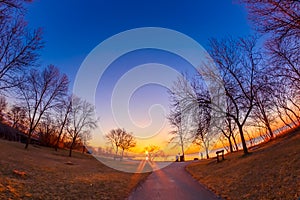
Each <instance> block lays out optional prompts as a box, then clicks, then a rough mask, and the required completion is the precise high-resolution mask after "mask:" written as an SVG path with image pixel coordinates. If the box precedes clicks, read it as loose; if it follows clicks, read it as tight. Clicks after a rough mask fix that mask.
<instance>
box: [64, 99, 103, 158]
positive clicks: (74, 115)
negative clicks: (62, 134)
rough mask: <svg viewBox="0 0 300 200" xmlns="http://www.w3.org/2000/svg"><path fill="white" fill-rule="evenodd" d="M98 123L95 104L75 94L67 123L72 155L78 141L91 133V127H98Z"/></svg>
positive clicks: (70, 154)
mask: <svg viewBox="0 0 300 200" xmlns="http://www.w3.org/2000/svg"><path fill="white" fill-rule="evenodd" d="M96 123H97V120H96V118H95V116H94V106H93V105H91V104H90V103H88V102H87V101H84V100H82V99H80V98H79V97H76V96H73V97H72V102H71V111H70V114H69V123H68V125H67V132H68V135H69V137H70V139H71V146H70V151H69V156H70V157H71V156H72V150H73V148H74V146H75V145H76V143H77V142H79V141H80V140H82V138H84V137H85V135H86V134H89V133H90V131H91V129H95V128H96V127H97V124H96Z"/></svg>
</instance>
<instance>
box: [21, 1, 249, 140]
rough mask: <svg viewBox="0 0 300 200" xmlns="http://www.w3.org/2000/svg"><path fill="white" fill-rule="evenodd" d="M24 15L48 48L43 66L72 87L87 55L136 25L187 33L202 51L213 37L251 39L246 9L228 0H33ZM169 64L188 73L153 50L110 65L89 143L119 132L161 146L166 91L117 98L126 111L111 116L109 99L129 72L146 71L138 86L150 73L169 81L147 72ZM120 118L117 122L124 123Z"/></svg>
mask: <svg viewBox="0 0 300 200" xmlns="http://www.w3.org/2000/svg"><path fill="white" fill-rule="evenodd" d="M27 11H28V13H27V15H26V20H27V21H28V23H29V27H30V28H37V27H41V28H42V29H43V39H44V41H45V47H44V49H43V50H42V51H41V58H40V63H41V65H43V66H46V65H48V64H54V65H55V66H57V67H59V68H60V70H61V71H62V72H63V73H66V74H67V75H68V77H69V79H70V83H71V85H70V88H73V84H74V80H75V78H76V75H77V72H78V70H79V68H80V67H81V65H82V63H83V61H84V60H85V59H86V58H87V56H88V55H89V53H90V52H91V51H92V50H93V49H94V48H95V47H96V46H97V45H99V44H101V43H102V42H103V41H105V40H107V39H108V38H110V37H112V36H114V35H115V34H118V33H121V32H123V31H127V30H131V29H135V28H141V27H161V28H167V29H171V30H175V31H178V32H180V33H183V34H185V35H187V36H188V37H190V38H192V39H193V40H195V41H197V42H198V43H199V44H200V45H202V46H203V47H204V49H206V48H208V41H209V39H210V38H222V37H226V36H229V35H231V36H233V37H239V36H246V35H249V34H251V27H250V25H249V23H248V21H247V14H246V10H245V8H244V7H243V6H242V5H240V4H238V3H235V1H234V2H232V1H230V0H211V1H204V0H191V1H182V0H172V1H169V0H164V1H162V0H151V1H150V0H128V1H122V0H119V1H116V0H110V1H102V0H89V1H83V0H81V1H79V0H51V1H46V0H35V1H33V2H32V3H30V4H28V5H27ZM130 42H136V41H129V43H130ZM115 48H116V49H117V48H119V47H115ZM112 51H114V49H112ZM99 59H102V58H99ZM149 63H150V64H149ZM160 64H161V65H160ZM162 65H163V66H162ZM166 66H169V67H171V68H172V69H175V71H178V72H184V71H186V70H187V71H191V70H192V67H191V65H190V63H188V62H187V61H186V60H185V59H182V58H180V57H178V56H176V55H174V54H172V53H170V52H167V51H162V50H155V49H143V50H136V51H132V52H129V53H127V54H125V55H121V56H120V57H119V58H118V59H116V60H115V61H114V62H113V63H111V64H110V66H109V67H108V68H107V70H106V71H105V73H104V75H103V77H101V80H99V82H98V84H97V88H96V92H95V107H96V109H97V110H96V111H97V115H98V117H99V118H100V124H99V128H98V129H97V130H96V132H97V133H96V132H95V137H94V139H93V141H92V143H93V144H94V145H98V144H103V141H104V140H103V134H105V133H107V132H108V131H109V130H110V129H112V128H117V127H121V128H125V129H126V130H128V131H129V132H133V133H134V134H136V135H137V136H138V137H139V138H140V141H141V143H143V145H148V144H152V143H160V144H164V143H165V142H166V141H165V140H166V138H167V132H168V131H170V127H169V125H168V123H167V121H166V115H167V114H168V111H169V94H168V88H167V87H166V86H162V85H159V84H154V83H151V84H144V85H142V86H140V87H138V88H135V89H134V90H133V91H132V92H131V95H130V98H129V99H117V100H116V102H115V103H116V106H115V107H116V108H118V106H119V107H120V110H122V108H121V106H122V105H123V104H122V103H123V102H125V104H124V105H125V106H126V108H127V111H126V110H125V111H122V112H121V111H119V110H118V109H117V110H114V111H115V112H114V113H113V111H112V110H113V106H112V104H113V103H114V102H113V101H112V95H113V94H114V92H115V91H118V90H114V87H115V85H117V84H118V83H121V84H122V82H121V81H123V80H125V79H126V77H127V79H129V78H130V77H129V76H126V75H127V74H128V72H132V73H133V74H134V72H135V70H139V69H143V68H141V67H145V68H144V74H142V75H141V76H136V80H135V81H140V80H143V79H145V78H148V76H149V77H153V78H156V77H160V76H161V79H167V80H170V81H172V80H173V77H172V78H171V77H169V76H168V74H163V73H160V71H157V72H156V71H155V70H152V71H151V70H150V71H149V72H148V71H147V67H149V68H150V69H154V68H155V67H157V68H163V67H166ZM151 67H152V68H151ZM145 73H146V74H145ZM128 77H129V78H128ZM88 79H89V75H87V80H88ZM127 81H128V80H127ZM129 81H132V79H130V80H129ZM132 82H134V81H132ZM70 90H71V89H70ZM118 118H122V119H121V121H122V122H120V120H118ZM128 120H129V121H128ZM116 121H117V122H116ZM126 122H128V123H127V124H126ZM101 135H102V136H101ZM138 143H139V142H138Z"/></svg>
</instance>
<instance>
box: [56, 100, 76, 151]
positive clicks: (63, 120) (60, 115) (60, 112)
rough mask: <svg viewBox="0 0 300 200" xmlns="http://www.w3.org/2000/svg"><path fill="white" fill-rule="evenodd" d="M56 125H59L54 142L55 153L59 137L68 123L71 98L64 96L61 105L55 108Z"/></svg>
mask: <svg viewBox="0 0 300 200" xmlns="http://www.w3.org/2000/svg"><path fill="white" fill-rule="evenodd" d="M57 108H58V109H57V111H56V114H57V123H58V124H59V131H58V135H57V140H56V142H55V147H54V148H55V151H57V149H58V146H59V142H60V140H61V136H62V134H63V132H64V130H65V129H66V125H67V123H68V117H69V114H70V112H71V108H72V97H71V96H66V98H64V99H63V100H62V102H61V104H59V105H58V107H57Z"/></svg>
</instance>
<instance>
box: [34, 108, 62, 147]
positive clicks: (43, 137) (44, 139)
mask: <svg viewBox="0 0 300 200" xmlns="http://www.w3.org/2000/svg"><path fill="white" fill-rule="evenodd" d="M37 131H38V134H39V139H40V142H41V144H42V145H44V146H48V147H53V146H54V145H55V141H56V138H57V132H58V127H57V124H55V122H54V120H53V116H51V115H50V113H45V114H44V116H43V117H42V119H41V121H40V122H39V125H38V128H37Z"/></svg>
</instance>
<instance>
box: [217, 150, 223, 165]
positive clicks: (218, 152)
mask: <svg viewBox="0 0 300 200" xmlns="http://www.w3.org/2000/svg"><path fill="white" fill-rule="evenodd" d="M216 154H217V162H220V159H219V155H220V154H221V155H222V160H224V149H222V150H220V151H217V152H216Z"/></svg>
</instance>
